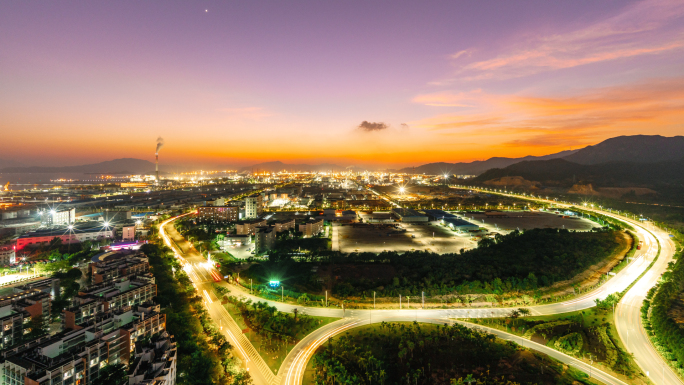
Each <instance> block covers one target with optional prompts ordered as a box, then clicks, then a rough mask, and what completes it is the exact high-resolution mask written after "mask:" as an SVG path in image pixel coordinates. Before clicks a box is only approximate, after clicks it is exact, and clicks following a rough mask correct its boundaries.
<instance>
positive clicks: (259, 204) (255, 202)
mask: <svg viewBox="0 0 684 385" xmlns="http://www.w3.org/2000/svg"><path fill="white" fill-rule="evenodd" d="M263 210H264V198H263V197H262V196H261V194H253V195H250V196H248V197H246V198H245V219H252V218H257V217H259V215H261V213H262V211H263Z"/></svg>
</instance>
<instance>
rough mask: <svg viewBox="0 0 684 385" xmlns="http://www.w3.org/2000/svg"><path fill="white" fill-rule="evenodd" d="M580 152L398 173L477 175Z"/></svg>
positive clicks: (440, 165)
mask: <svg viewBox="0 0 684 385" xmlns="http://www.w3.org/2000/svg"><path fill="white" fill-rule="evenodd" d="M577 151H580V150H567V151H561V152H559V153H556V154H551V155H544V156H531V155H529V156H525V157H523V158H501V157H494V158H489V159H487V160H476V161H474V162H468V163H466V162H460V163H444V162H440V163H428V164H424V165H422V166H418V167H406V168H402V169H401V170H398V172H405V173H416V174H427V175H441V174H444V173H448V174H450V175H453V174H456V175H479V174H482V173H483V172H485V171H487V170H490V169H493V168H504V167H507V166H510V165H512V164H516V163H520V162H524V161H530V160H546V159H557V158H563V157H566V156H568V155H572V154H574V153H576V152H577Z"/></svg>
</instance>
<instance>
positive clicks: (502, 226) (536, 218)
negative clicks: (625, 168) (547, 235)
mask: <svg viewBox="0 0 684 385" xmlns="http://www.w3.org/2000/svg"><path fill="white" fill-rule="evenodd" d="M505 213H506V214H507V215H508V217H502V218H491V217H490V218H487V216H486V215H485V214H484V213H479V214H466V215H460V214H456V215H458V217H460V218H463V219H465V220H467V221H468V222H470V223H473V224H476V225H478V226H480V227H484V228H486V229H487V230H488V231H490V232H491V231H493V232H497V233H501V234H508V233H510V232H511V231H513V230H516V229H519V230H529V229H546V228H555V229H568V230H579V231H588V230H591V229H592V228H593V227H597V226H598V225H597V224H596V223H594V222H592V221H590V220H588V219H582V218H563V217H562V215H558V214H553V213H547V212H539V211H536V212H505Z"/></svg>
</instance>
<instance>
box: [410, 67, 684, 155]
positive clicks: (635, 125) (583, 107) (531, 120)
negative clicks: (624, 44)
mask: <svg viewBox="0 0 684 385" xmlns="http://www.w3.org/2000/svg"><path fill="white" fill-rule="evenodd" d="M480 102H481V103H480V104H479V108H477V109H474V110H473V111H472V112H464V113H460V114H443V115H437V116H434V117H431V118H428V119H424V120H422V121H418V122H413V123H412V125H413V126H415V127H418V128H422V129H425V130H427V131H434V132H435V133H436V134H437V135H439V136H443V137H449V138H451V137H454V138H455V137H457V138H459V140H466V139H468V140H477V141H480V142H483V143H495V144H497V145H498V146H503V147H507V148H510V147H521V148H523V147H557V148H560V147H565V148H567V147H569V146H572V147H575V146H580V145H587V144H595V143H596V142H597V141H600V140H603V139H606V138H608V137H612V136H616V135H633V134H653V133H660V134H663V135H667V134H670V135H673V134H679V133H680V132H681V131H682V129H684V127H683V126H682V123H681V122H682V121H684V78H669V79H650V80H648V81H645V82H642V83H636V84H632V85H627V86H618V87H606V88H597V89H593V90H588V91H585V92H583V93H581V94H577V95H571V96H564V97H548V96H519V95H483V97H482V98H481V99H480Z"/></svg>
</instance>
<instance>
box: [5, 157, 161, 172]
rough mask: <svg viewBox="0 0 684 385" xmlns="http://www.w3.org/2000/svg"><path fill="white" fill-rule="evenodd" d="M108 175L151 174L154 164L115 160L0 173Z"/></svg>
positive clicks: (18, 168) (7, 168) (25, 168)
mask: <svg viewBox="0 0 684 385" xmlns="http://www.w3.org/2000/svg"><path fill="white" fill-rule="evenodd" d="M60 172H73V173H79V172H82V173H108V174H150V173H153V172H154V163H152V162H150V161H147V160H142V159H134V158H122V159H114V160H109V161H106V162H100V163H94V164H85V165H81V166H66V167H5V168H2V169H0V173H15V174H20V173H60Z"/></svg>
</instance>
